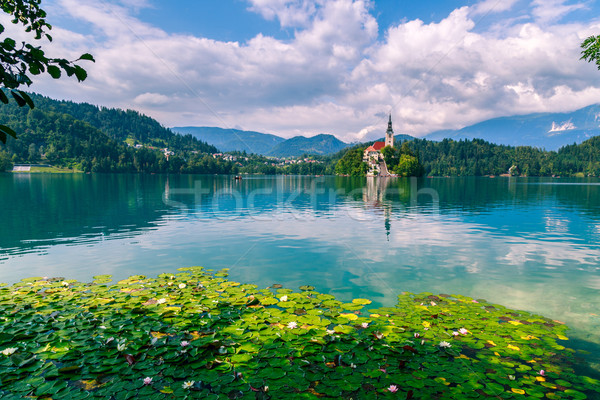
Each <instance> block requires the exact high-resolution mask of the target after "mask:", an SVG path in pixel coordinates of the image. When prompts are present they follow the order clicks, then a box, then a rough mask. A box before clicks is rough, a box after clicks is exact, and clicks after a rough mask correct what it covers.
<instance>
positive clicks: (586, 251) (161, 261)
mask: <svg viewBox="0 0 600 400" xmlns="http://www.w3.org/2000/svg"><path fill="white" fill-rule="evenodd" d="M0 193H1V197H0V198H1V200H2V204H1V208H0V217H1V221H2V225H1V226H0V282H6V283H13V282H16V281H18V280H20V279H22V278H25V277H31V276H62V277H68V278H75V279H78V280H82V281H89V280H91V278H92V276H94V275H99V274H112V275H113V276H114V277H115V278H124V277H126V276H129V275H133V274H144V275H148V276H155V275H157V274H159V273H161V272H170V271H175V270H176V268H179V267H187V266H194V265H202V266H204V267H206V268H209V269H215V270H218V269H221V268H230V271H229V272H230V278H231V279H232V280H236V281H242V282H247V283H254V284H257V285H259V286H260V287H267V286H270V285H272V284H273V283H279V284H282V285H284V286H285V287H289V288H292V289H298V287H299V286H301V285H313V286H315V287H316V290H319V291H321V292H324V293H330V294H334V295H335V296H337V297H338V298H339V299H341V300H346V301H347V300H349V299H351V298H355V297H366V298H369V299H371V300H373V301H374V303H375V304H374V306H379V305H393V304H395V301H396V296H397V294H399V293H400V292H402V291H409V292H423V291H428V292H433V293H450V294H452V293H457V294H463V295H467V296H471V297H474V298H483V299H486V300H489V301H492V302H495V303H499V304H502V305H505V306H508V307H511V308H516V309H522V310H528V311H532V312H535V313H539V314H542V315H544V316H547V317H550V318H552V319H557V320H560V321H563V322H565V323H567V324H568V325H569V326H570V327H571V328H572V329H573V330H572V332H571V336H572V337H573V338H574V339H576V340H573V341H572V345H574V346H575V347H583V348H588V349H590V350H592V351H594V352H596V354H598V353H599V351H598V349H599V348H600V346H599V345H598V344H599V343H600V245H599V243H600V181H599V180H598V179H594V178H589V179H587V178H586V179H550V178H547V179H546V178H420V179H416V178H413V179H402V178H384V179H377V178H349V177H301V176H277V177H263V176H252V177H244V179H242V180H234V179H233V177H229V176H200V175H198V176H159V175H97V174H96V175H85V174H21V173H15V174H0ZM595 357H597V356H595ZM590 359H591V361H593V362H598V360H597V359H595V360H594V359H593V357H591V358H590Z"/></svg>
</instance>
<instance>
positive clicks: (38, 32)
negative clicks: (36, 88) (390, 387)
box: [0, 0, 94, 143]
mask: <svg viewBox="0 0 600 400" xmlns="http://www.w3.org/2000/svg"><path fill="white" fill-rule="evenodd" d="M41 1H42V0H0V8H1V9H2V11H3V12H5V13H7V14H9V15H11V16H12V17H13V19H12V21H11V22H12V23H13V24H16V25H19V24H20V25H22V26H23V28H25V32H32V33H33V34H34V36H33V37H34V39H35V40H41V39H42V38H45V39H47V40H49V41H52V36H50V34H49V33H48V32H49V31H50V30H51V29H52V25H50V24H49V23H48V22H47V21H46V12H45V11H44V10H43V9H41V8H40V4H41ZM4 31H5V29H4V26H3V25H1V24H0V87H3V88H6V89H9V90H10V94H11V96H12V97H13V98H14V99H15V101H16V102H17V104H18V105H19V106H20V107H24V106H29V107H30V108H34V106H35V105H34V103H33V101H32V100H31V98H30V97H29V95H28V94H27V93H25V92H24V91H22V90H19V88H20V87H22V86H23V85H26V86H30V85H31V84H32V83H33V81H32V79H31V76H32V75H40V74H43V73H48V74H49V75H50V76H51V77H52V78H54V79H59V78H60V77H61V76H62V74H63V72H64V73H66V74H67V76H75V77H76V78H77V80H78V81H79V82H82V81H84V80H85V79H86V78H87V72H86V71H85V69H83V68H82V67H81V66H79V65H78V64H76V63H77V62H78V61H84V60H86V61H92V62H93V61H94V57H93V56H92V55H91V54H88V53H85V54H82V55H81V56H79V58H77V59H76V60H72V61H69V60H67V59H64V58H49V57H47V56H46V54H45V52H44V51H43V50H42V48H41V46H34V45H32V44H31V43H26V42H21V43H20V44H19V43H17V42H16V41H15V40H14V39H12V38H10V37H5V38H4V39H3V40H2V36H1V35H2V34H3V33H4ZM0 101H1V102H2V103H4V104H7V103H8V102H9V98H8V96H7V95H6V93H5V92H4V91H3V90H0ZM7 135H9V136H12V137H14V138H16V137H17V134H16V132H15V131H14V130H12V129H11V128H9V127H7V126H5V125H0V141H2V143H6V140H7Z"/></svg>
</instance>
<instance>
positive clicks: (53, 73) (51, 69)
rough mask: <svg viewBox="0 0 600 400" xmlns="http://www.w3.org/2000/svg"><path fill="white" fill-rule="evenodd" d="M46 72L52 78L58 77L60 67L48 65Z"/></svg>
mask: <svg viewBox="0 0 600 400" xmlns="http://www.w3.org/2000/svg"><path fill="white" fill-rule="evenodd" d="M48 73H49V74H50V76H51V77H53V78H54V79H58V78H60V75H61V72H60V68H58V67H57V66H56V65H48Z"/></svg>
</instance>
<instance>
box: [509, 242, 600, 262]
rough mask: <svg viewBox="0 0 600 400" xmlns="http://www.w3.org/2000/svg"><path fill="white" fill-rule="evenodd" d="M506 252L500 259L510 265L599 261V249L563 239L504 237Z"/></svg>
mask: <svg viewBox="0 0 600 400" xmlns="http://www.w3.org/2000/svg"><path fill="white" fill-rule="evenodd" d="M504 241H506V246H507V248H508V252H507V254H506V256H505V257H504V258H503V259H502V260H503V261H504V262H506V263H507V264H510V265H517V266H518V265H523V264H525V263H527V262H530V261H532V262H537V261H540V260H541V262H542V264H545V265H546V267H548V268H549V269H553V268H551V267H560V266H564V265H566V264H567V262H569V263H572V262H573V261H574V262H577V263H579V264H586V265H595V264H597V263H598V262H599V261H600V251H599V250H598V249H592V248H588V247H582V246H581V245H580V244H577V243H573V242H569V241H567V240H564V241H558V240H553V241H548V240H537V239H525V238H515V237H508V238H505V239H504Z"/></svg>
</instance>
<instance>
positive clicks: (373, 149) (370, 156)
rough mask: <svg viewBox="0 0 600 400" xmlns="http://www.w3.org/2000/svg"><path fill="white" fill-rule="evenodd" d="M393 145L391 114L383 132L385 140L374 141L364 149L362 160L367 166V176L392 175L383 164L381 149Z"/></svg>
mask: <svg viewBox="0 0 600 400" xmlns="http://www.w3.org/2000/svg"><path fill="white" fill-rule="evenodd" d="M387 146H390V147H392V148H393V147H394V130H393V129H392V115H391V114H390V119H389V121H388V127H387V131H386V132H385V142H375V143H373V144H372V145H371V146H369V147H367V148H366V149H365V152H364V154H363V162H366V163H367V165H368V166H369V172H368V173H367V176H377V175H379V176H392V175H391V174H390V172H389V171H388V169H387V166H386V165H385V159H384V158H383V154H381V150H383V148H384V147H387Z"/></svg>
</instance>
